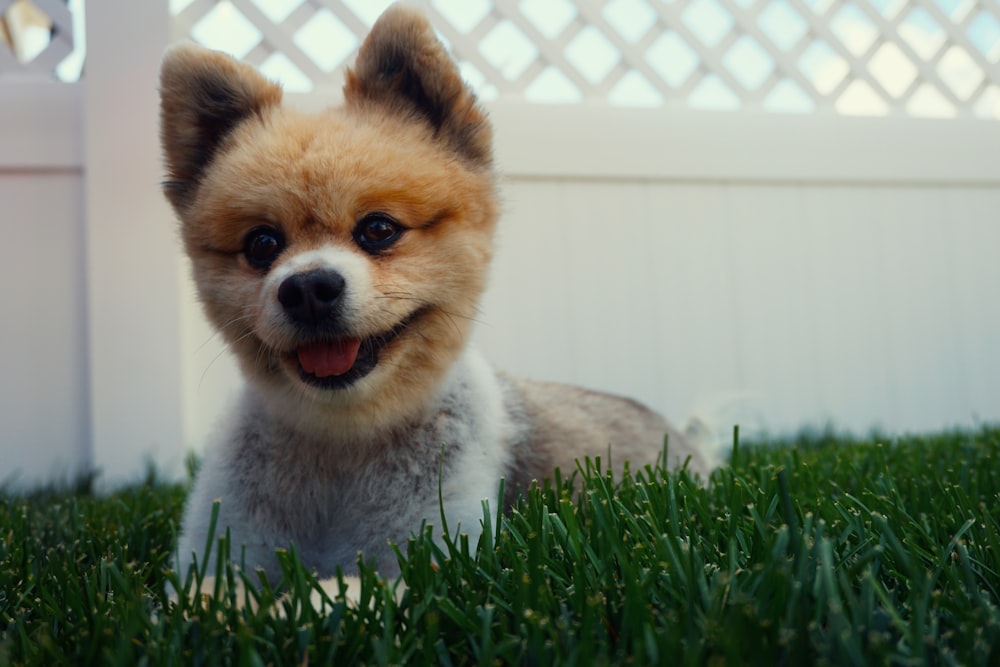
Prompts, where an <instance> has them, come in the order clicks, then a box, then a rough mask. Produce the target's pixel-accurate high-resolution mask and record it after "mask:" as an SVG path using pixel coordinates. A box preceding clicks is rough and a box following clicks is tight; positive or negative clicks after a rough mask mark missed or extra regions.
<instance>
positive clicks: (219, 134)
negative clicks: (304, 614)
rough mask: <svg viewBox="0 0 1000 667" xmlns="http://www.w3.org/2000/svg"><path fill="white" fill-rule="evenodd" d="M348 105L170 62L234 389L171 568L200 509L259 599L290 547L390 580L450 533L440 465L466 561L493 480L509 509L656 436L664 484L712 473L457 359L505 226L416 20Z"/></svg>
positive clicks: (652, 422) (176, 180)
mask: <svg viewBox="0 0 1000 667" xmlns="http://www.w3.org/2000/svg"><path fill="white" fill-rule="evenodd" d="M344 95H345V102H344V104H343V106H341V107H337V108H331V109H329V110H327V111H325V112H323V113H319V114H304V113H299V112H297V111H295V110H293V109H290V108H287V107H285V106H283V105H282V91H281V89H280V88H279V87H278V86H277V85H275V84H273V83H271V82H270V81H268V80H266V79H265V78H264V77H262V76H261V75H260V74H258V73H257V72H256V71H255V70H254V69H253V68H251V67H249V66H248V65H245V64H241V63H239V62H237V61H235V60H233V59H232V58H230V57H228V56H225V55H223V54H220V53H217V52H213V51H209V50H206V49H203V48H200V47H197V46H194V45H181V46H176V47H174V48H172V49H171V50H170V51H169V52H168V53H167V55H166V57H165V60H164V62H163V69H162V74H161V99H162V118H161V120H162V142H163V150H164V153H165V156H166V165H167V180H166V182H165V185H164V190H165V193H166V196H167V198H168V199H169V200H170V203H171V204H172V205H173V208H174V210H175V211H176V213H177V215H178V217H179V218H180V221H181V231H182V236H183V240H184V245H185V248H186V250H187V253H188V255H189V256H190V258H191V260H192V264H193V270H194V278H195V281H196V283H197V288H198V292H199V295H200V298H201V301H202V303H203V305H204V308H205V312H206V313H207V315H208V318H209V319H210V320H211V321H212V323H213V324H214V325H215V327H217V328H218V330H219V331H220V332H221V333H222V335H223V336H224V338H225V340H226V341H227V343H228V344H229V346H230V347H231V348H232V350H233V352H234V353H235V355H236V357H237V359H238V360H239V362H240V364H241V367H242V371H243V374H244V375H245V377H246V381H247V382H246V388H245V391H244V394H243V396H242V398H241V401H240V402H239V404H238V406H237V407H236V409H235V410H234V411H233V412H232V414H230V415H229V416H228V418H227V421H226V422H225V424H224V428H223V430H222V431H221V432H220V438H219V440H218V442H216V443H214V445H213V446H212V447H210V448H209V452H208V454H207V456H206V459H205V461H204V464H203V467H202V469H201V471H200V473H199V475H198V478H197V481H196V483H195V486H194V490H193V492H192V493H191V496H190V499H189V500H188V505H187V510H186V515H185V518H184V525H183V532H182V536H181V538H180V545H179V554H180V559H181V562H180V563H178V566H179V567H180V568H181V569H186V567H187V566H188V565H189V564H190V563H191V562H192V559H193V558H195V557H197V558H198V559H199V560H201V559H203V558H205V555H204V554H202V553H200V551H201V550H202V549H204V547H205V544H206V540H207V539H208V537H209V535H208V531H209V520H210V517H211V513H212V503H213V500H214V499H220V500H221V504H220V514H219V522H218V526H217V530H218V532H219V533H222V532H224V531H226V530H229V531H230V533H231V537H232V543H233V553H234V554H238V553H241V549H243V548H245V552H243V553H244V554H245V558H246V565H247V566H249V567H257V568H261V569H263V570H264V571H265V572H266V573H267V575H268V577H269V579H270V581H272V582H275V581H277V578H278V575H279V573H280V572H279V568H278V563H277V559H276V556H275V551H276V550H277V549H279V548H285V547H288V546H289V545H290V544H293V543H294V545H295V546H296V548H297V550H298V553H299V555H300V557H301V559H302V560H303V562H304V563H305V564H306V565H307V566H308V567H310V568H313V569H314V570H316V571H317V572H318V573H319V575H320V576H321V577H330V576H332V575H333V574H334V572H335V570H336V568H337V567H338V566H340V567H342V568H344V569H345V570H346V571H350V570H351V569H352V568H353V567H354V565H355V563H356V562H357V557H358V553H359V552H362V553H363V554H364V556H365V557H366V558H372V559H374V560H375V561H376V563H377V566H378V568H379V571H380V573H381V574H382V575H384V576H393V575H395V574H397V573H398V571H399V568H398V564H397V563H396V560H395V557H394V554H393V552H392V551H391V549H390V548H389V546H388V544H387V541H388V540H393V541H395V542H397V543H402V542H403V541H404V540H405V539H406V538H407V537H408V536H409V535H410V534H411V533H412V532H413V531H415V530H417V529H419V527H420V525H421V521H422V520H423V519H432V520H433V519H434V518H435V517H438V516H439V515H440V514H439V503H438V484H439V466H441V475H440V484H441V490H442V494H443V501H444V508H443V510H444V512H445V514H446V516H447V518H448V521H449V526H450V527H452V528H454V527H455V526H458V525H460V526H461V530H462V531H464V532H467V533H469V535H470V538H471V540H472V543H473V544H475V540H476V537H477V536H478V535H479V533H480V531H481V529H482V528H481V524H480V520H481V517H482V505H481V501H482V499H483V498H487V499H490V500H491V501H492V500H493V499H495V498H496V494H497V490H498V482H499V480H500V478H501V477H503V478H506V488H507V489H508V490H511V491H513V489H515V488H521V489H525V488H526V487H527V486H528V485H529V484H530V482H531V481H532V480H534V479H542V478H545V477H551V475H552V473H553V471H554V469H555V468H556V467H557V466H558V467H560V468H561V469H562V470H563V471H564V472H565V473H567V475H568V474H569V473H570V472H572V471H573V470H574V469H575V460H576V459H578V458H582V457H584V456H602V455H603V456H605V457H606V456H607V455H608V454H609V452H610V456H611V458H612V460H613V461H614V462H616V463H620V462H622V461H625V460H629V461H631V462H632V463H633V464H636V465H642V464H645V463H649V462H654V461H655V460H656V459H657V457H658V456H660V455H662V452H663V442H664V436H665V435H669V456H670V459H671V460H670V461H669V463H670V464H671V465H676V464H677V463H678V462H683V461H685V460H689V465H690V467H691V468H692V469H693V470H696V471H699V472H702V473H704V472H706V471H707V468H706V463H705V460H704V458H703V457H702V456H701V455H700V453H699V452H698V451H696V450H695V449H694V448H692V447H691V446H690V445H689V444H688V443H687V441H686V440H685V439H684V437H683V436H682V435H681V434H680V433H679V432H677V431H676V430H675V429H674V428H672V427H671V426H670V425H669V424H667V422H666V421H664V420H663V419H662V418H661V417H660V416H658V415H657V414H655V413H653V412H651V411H650V410H648V409H647V408H645V407H643V406H641V405H639V404H637V403H635V402H633V401H630V400H627V399H623V398H618V397H614V396H609V395H606V394H601V393H596V392H592V391H587V390H584V389H579V388H575V387H569V386H563V385H558V384H547V383H540V382H533V381H528V380H522V379H516V378H512V377H508V376H506V375H504V374H501V373H498V372H497V371H495V370H494V369H493V368H492V367H491V366H490V365H489V364H488V363H487V362H486V361H485V360H484V359H483V357H482V356H480V354H479V353H478V352H477V351H476V350H474V349H472V348H470V346H469V345H468V343H467V341H468V338H469V329H470V323H471V322H472V317H473V315H474V314H475V313H476V307H477V303H478V300H479V298H480V295H481V293H482V292H483V289H484V286H485V283H486V278H487V273H488V270H489V265H490V258H491V255H492V252H493V233H494V227H495V225H496V221H497V214H498V198H497V191H496V176H495V173H494V170H493V163H492V144H491V130H490V125H489V123H488V121H487V118H486V114H485V113H484V112H483V110H482V109H481V108H480V107H479V106H478V105H477V103H476V99H475V97H474V95H473V94H472V93H471V92H470V90H469V89H468V87H467V86H466V85H465V84H464V83H463V82H462V79H461V78H460V76H459V73H458V70H457V68H456V66H455V64H454V63H453V62H452V60H451V59H450V58H449V56H448V54H447V53H446V51H445V49H444V47H443V46H442V45H441V43H440V42H438V40H437V39H436V38H435V35H434V32H433V31H432V29H431V27H430V26H429V24H428V23H427V21H426V20H425V19H424V18H423V17H422V16H421V15H419V14H418V13H415V12H414V11H413V10H409V9H405V8H400V7H393V8H391V9H389V10H388V11H387V12H386V13H385V14H384V15H383V16H382V17H381V18H380V19H379V20H378V22H377V23H376V24H375V26H374V27H373V28H372V30H371V33H370V34H369V35H368V37H367V39H366V40H365V42H364V44H363V46H362V47H361V50H360V52H359V54H358V57H357V62H356V64H355V66H354V68H353V70H350V71H349V72H348V73H347V79H346V85H345V88H344ZM442 458H443V463H442ZM512 499H513V495H512V494H508V497H507V498H506V502H507V503H510V502H511V501H512ZM209 558H212V557H211V556H209ZM209 571H210V572H211V571H214V567H211V568H210V570H209Z"/></svg>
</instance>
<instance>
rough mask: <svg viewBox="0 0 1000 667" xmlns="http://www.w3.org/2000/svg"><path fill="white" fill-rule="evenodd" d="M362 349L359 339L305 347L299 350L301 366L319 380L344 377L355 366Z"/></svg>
mask: <svg viewBox="0 0 1000 667" xmlns="http://www.w3.org/2000/svg"><path fill="white" fill-rule="evenodd" d="M360 347H361V341H360V340H358V339H357V338H347V339H344V340H338V341H334V342H332V343H314V344H313V345H305V346H303V347H300V348H299V349H298V355H299V365H300V366H302V370H304V371H305V372H306V373H312V374H313V375H315V376H316V377H318V378H325V377H330V376H331V375H343V374H344V373H346V372H347V371H349V370H351V368H352V367H353V366H354V362H355V360H357V358H358V349H359V348H360Z"/></svg>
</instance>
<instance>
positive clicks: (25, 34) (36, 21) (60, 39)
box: [0, 0, 84, 81]
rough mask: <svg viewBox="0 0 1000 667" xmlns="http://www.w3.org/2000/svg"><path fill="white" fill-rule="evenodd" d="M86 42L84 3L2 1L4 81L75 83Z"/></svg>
mask: <svg viewBox="0 0 1000 667" xmlns="http://www.w3.org/2000/svg"><path fill="white" fill-rule="evenodd" d="M83 42H84V40H83V0H0V80H2V79H3V78H10V77H13V76H31V77H43V78H57V79H61V80H63V81H75V80H77V79H78V78H79V77H80V73H81V71H82V66H83Z"/></svg>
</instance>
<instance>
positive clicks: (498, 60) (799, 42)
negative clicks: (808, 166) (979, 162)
mask: <svg viewBox="0 0 1000 667" xmlns="http://www.w3.org/2000/svg"><path fill="white" fill-rule="evenodd" d="M388 4H389V3H388V2H384V1H381V0H343V1H342V2H333V1H330V0H221V1H217V0H174V1H173V2H172V7H171V9H172V14H173V15H174V28H175V37H183V36H191V37H193V38H195V39H196V40H197V41H199V42H202V43H204V44H205V45H207V46H211V47H214V48H220V49H222V50H225V51H229V52H231V53H233V54H234V55H236V56H237V57H239V58H242V59H245V60H247V61H248V62H250V63H252V64H254V65H257V66H258V67H260V68H261V69H262V70H263V71H264V72H265V73H267V74H268V75H270V76H272V77H273V78H276V79H278V80H280V81H281V82H282V83H283V84H284V85H285V86H286V88H287V89H289V90H291V91H298V92H305V91H310V90H313V89H316V88H322V87H324V86H328V85H337V84H339V81H340V79H339V77H340V76H341V74H340V70H341V68H342V67H343V65H345V64H347V63H348V62H350V60H351V58H352V57H353V54H354V52H355V51H356V50H357V47H358V46H359V44H360V41H361V40H362V39H363V37H364V35H365V33H366V32H367V30H368V27H369V26H370V25H371V23H372V22H373V21H374V20H375V18H377V16H378V15H379V14H380V13H381V11H382V10H383V9H384V8H385V7H386V6H387V5H388ZM424 5H425V9H426V11H427V12H428V14H429V15H430V17H431V19H432V21H433V23H434V24H435V26H436V28H437V29H438V31H439V35H440V36H441V38H442V39H443V40H444V42H445V43H446V44H448V45H449V47H450V48H451V49H452V51H453V53H454V55H455V57H456V59H457V60H458V61H459V63H460V66H461V69H462V72H463V74H464V76H465V77H466V79H467V80H468V81H469V82H470V83H471V84H472V85H473V86H474V87H475V88H476V90H477V91H478V93H479V95H480V96H481V97H482V98H484V99H495V98H506V99H520V100H526V101H529V102H541V103H583V102H586V103H610V104H615V105H624V106H641V107H660V106H688V107H693V108H697V109H764V110H770V111H785V112H831V111H832V112H836V113H840V114H847V115H870V116H871V115H873V116H885V115H909V116H919V117H944V118H953V117H982V118H1000V3H997V2H994V1H993V0H586V1H579V2H569V1H568V0H544V1H542V0H524V1H522V2H516V1H515V0H495V1H493V2H491V1H489V0H432V1H430V2H426V3H424Z"/></svg>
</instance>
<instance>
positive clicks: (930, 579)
mask: <svg viewBox="0 0 1000 667" xmlns="http://www.w3.org/2000/svg"><path fill="white" fill-rule="evenodd" d="M734 458H735V461H734V462H733V464H732V466H726V467H724V468H722V469H720V470H718V471H716V472H715V473H714V474H713V475H712V478H711V480H710V482H709V483H708V485H707V486H705V485H700V484H698V483H696V482H695V481H693V480H692V479H691V478H690V477H689V475H688V474H687V473H686V472H684V471H680V472H676V473H670V474H665V473H663V472H662V471H659V470H651V469H644V470H641V471H632V474H630V475H629V474H626V475H625V476H624V477H619V478H612V476H611V475H609V474H606V473H604V472H601V471H600V470H599V469H598V468H597V467H595V466H591V467H589V468H588V469H587V470H586V471H585V473H586V474H585V477H586V480H585V481H586V483H585V489H584V492H583V493H582V494H580V495H579V496H574V495H573V494H571V492H570V491H569V490H568V488H567V486H566V485H565V484H564V483H562V482H561V481H556V482H554V483H553V484H550V485H547V486H546V487H545V488H542V489H534V490H533V491H531V492H530V493H529V494H528V496H527V498H526V499H525V500H524V501H523V503H522V504H520V505H519V506H518V508H517V509H516V511H514V512H513V513H512V514H511V515H510V516H507V517H499V518H498V517H497V516H495V515H493V514H492V513H491V512H485V513H484V521H486V524H487V525H486V531H485V533H484V538H483V540H482V542H481V543H480V544H479V545H475V544H469V543H468V540H467V539H466V538H463V537H462V536H458V537H457V538H456V539H455V540H446V546H445V549H444V551H441V550H440V549H439V548H438V547H437V546H435V542H434V541H432V540H430V539H428V538H427V532H426V531H425V532H419V531H418V535H417V536H416V537H414V538H413V539H411V540H410V541H409V542H408V543H407V544H405V545H401V548H402V549H403V551H404V552H405V553H406V556H405V558H403V559H402V568H403V572H404V575H405V578H406V581H407V584H408V587H407V588H406V589H405V590H401V591H400V592H399V598H400V599H399V601H398V602H397V601H396V599H395V597H394V593H393V591H391V590H389V589H388V587H387V586H386V585H385V584H384V583H382V582H380V581H378V580H377V579H376V577H375V576H374V575H373V573H372V572H371V571H370V570H368V569H366V568H364V567H363V568H362V578H363V581H364V594H363V595H364V600H363V601H362V604H361V606H360V608H359V609H355V608H348V607H345V605H343V604H342V603H330V604H329V605H328V608H327V613H323V614H321V613H319V612H318V611H316V610H314V609H313V608H312V607H311V606H310V605H309V604H308V603H304V601H306V600H308V596H309V593H310V592H311V590H312V587H313V585H314V583H315V582H314V579H313V577H312V576H310V574H309V573H308V572H305V571H304V570H303V569H302V568H301V567H299V566H298V565H297V562H296V559H295V554H294V552H288V553H286V554H284V561H283V564H284V570H285V581H283V582H280V585H279V582H272V583H273V584H275V586H274V587H270V586H265V587H263V590H262V591H247V590H241V589H239V588H238V587H233V588H232V589H226V587H225V586H222V588H221V589H220V594H219V596H218V597H217V598H214V599H212V600H209V601H207V602H205V603H204V604H203V605H197V604H192V603H190V602H189V601H188V599H187V598H185V597H182V598H181V602H180V604H176V605H173V604H168V603H167V594H166V592H165V591H166V582H167V580H168V579H172V580H173V582H174V585H176V586H183V585H184V582H182V581H181V579H179V578H178V577H177V575H175V574H173V573H171V572H169V571H168V570H166V566H167V564H168V562H169V553H170V549H171V544H172V541H173V539H174V533H175V530H176V525H177V521H178V517H179V513H180V509H181V505H182V502H183V497H184V493H185V487H184V486H183V485H179V484H169V483H161V482H157V481H156V480H154V479H150V480H148V481H147V483H145V484H141V485H137V486H134V487H131V488H127V489H123V490H121V491H119V492H117V493H113V494H111V495H109V496H100V495H95V494H94V493H93V492H92V491H91V488H90V486H89V485H88V484H86V483H83V484H81V485H80V488H75V489H71V490H66V491H58V490H48V491H39V492H37V493H34V494H31V495H28V496H24V495H15V494H11V493H6V494H0V665H6V664H14V665H21V664H26V665H86V664H95V665H96V664H99V665H133V664H153V665H159V664H195V665H197V664H233V665H264V664H309V665H319V664H330V663H336V664H350V663H364V664H398V663H417V664H421V663H442V664H497V663H526V664H544V665H548V664H586V665H591V664H609V663H616V664H617V663H628V662H631V663H635V664H649V663H657V662H660V663H670V664H674V663H677V664H692V665H695V664H698V665H700V664H710V665H716V664H734V665H735V664H742V663H746V664H762V665H782V664H787V665H798V664H824V663H825V664H836V665H847V664H898V665H908V664H960V665H996V664H1000V429H993V428H984V429H982V430H980V431H978V432H974V433H950V434H943V435H937V436H933V437H923V438H918V437H909V438H899V439H895V440H888V439H880V440H871V441H855V440H850V439H847V438H838V437H834V436H830V435H826V436H816V437H811V438H802V439H799V441H797V442H794V443H789V442H786V443H783V444H781V443H779V444H778V445H774V446H752V447H751V446H746V445H741V446H739V447H738V448H737V451H736V453H735V456H734ZM427 530H428V531H429V530H430V529H429V528H428V529H427ZM435 562H436V563H438V565H437V566H435V565H434V563H435ZM220 574H222V577H221V579H220V585H222V584H224V583H225V582H226V581H227V580H228V581H230V582H235V581H238V579H239V577H240V574H239V573H234V572H232V571H231V570H229V571H223V572H221V573H220ZM282 590H284V591H288V594H287V595H284V594H282V593H281V592H280V591H282ZM248 598H249V599H253V600H254V601H255V605H252V606H251V608H247V607H246V606H245V605H243V606H241V605H239V604H237V603H238V602H241V601H242V602H245V601H246V600H247V599H248ZM253 607H255V608H253Z"/></svg>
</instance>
